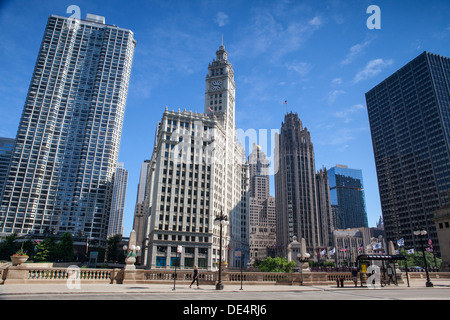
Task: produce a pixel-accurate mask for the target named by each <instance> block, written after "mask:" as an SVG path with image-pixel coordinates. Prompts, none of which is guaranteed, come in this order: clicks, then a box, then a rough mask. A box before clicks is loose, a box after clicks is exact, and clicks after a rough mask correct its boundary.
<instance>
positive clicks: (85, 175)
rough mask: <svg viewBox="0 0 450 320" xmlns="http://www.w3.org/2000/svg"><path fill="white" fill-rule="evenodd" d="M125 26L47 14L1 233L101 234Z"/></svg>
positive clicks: (130, 49) (130, 44)
mask: <svg viewBox="0 0 450 320" xmlns="http://www.w3.org/2000/svg"><path fill="white" fill-rule="evenodd" d="M135 45H136V42H135V40H134V39H133V33H132V32H131V31H130V30H127V29H122V28H119V27H117V26H113V25H107V24H105V19H104V17H100V16H95V15H90V14H88V15H87V17H86V20H80V19H72V18H66V17H60V16H55V15H51V16H50V17H49V18H48V22H47V26H46V28H45V32H44V37H43V39H42V43H41V47H40V50H39V54H38V57H37V61H36V65H35V68H34V72H33V75H32V78H31V83H30V87H29V89H28V94H27V97H26V101H25V106H24V108H23V112H22V117H21V119H20V124H19V128H18V131H17V136H16V145H15V148H14V150H13V153H12V158H11V166H10V171H9V175H8V177H7V182H6V186H5V189H4V192H3V197H2V198H1V202H0V232H2V233H6V234H7V233H13V232H15V233H18V234H28V233H43V234H48V233H54V234H57V233H64V232H71V233H72V234H74V235H85V236H88V237H90V238H91V240H93V242H94V243H95V242H96V241H98V244H99V245H102V244H103V243H104V240H106V234H107V229H108V223H109V212H110V203H111V194H112V188H113V176H114V172H115V169H116V164H117V159H118V153H119V143H120V138H121V133H122V123H123V116H124V110H125V103H126V98H127V91H128V83H129V79H130V73H131V64H132V58H133V53H134V48H135Z"/></svg>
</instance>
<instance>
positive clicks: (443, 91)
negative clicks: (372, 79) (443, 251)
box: [366, 52, 450, 254]
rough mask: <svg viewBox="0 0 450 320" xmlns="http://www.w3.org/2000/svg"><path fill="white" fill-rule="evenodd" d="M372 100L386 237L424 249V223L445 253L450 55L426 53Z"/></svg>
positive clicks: (378, 88) (381, 87) (373, 94)
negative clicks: (440, 214) (440, 219)
mask: <svg viewBox="0 0 450 320" xmlns="http://www.w3.org/2000/svg"><path fill="white" fill-rule="evenodd" d="M366 102H367V109H368V114H369V122H370V130H371V134H372V143H373V150H374V155H375V164H376V169H377V177H378V185H379V192H380V201H381V208H382V212H383V220H384V228H385V232H386V238H387V240H392V241H394V244H395V243H396V241H397V240H399V239H401V238H403V239H404V240H405V247H406V248H413V247H414V248H417V249H418V250H419V249H420V242H419V241H420V240H419V238H418V237H416V236H414V234H413V231H414V229H415V228H416V227H417V226H421V227H424V228H425V229H426V230H427V231H428V235H427V239H426V240H427V243H428V238H429V239H431V241H432V243H433V247H434V249H435V250H436V251H435V252H436V253H437V254H439V245H438V238H437V234H436V229H435V225H434V222H433V221H432V218H433V216H434V212H435V211H436V209H438V208H439V207H440V206H442V205H444V204H445V203H447V202H448V201H449V200H450V198H449V196H448V194H447V191H448V190H450V147H449V141H450V59H449V58H447V57H443V56H440V55H436V54H432V53H429V52H424V53H422V54H421V55H419V56H418V57H417V58H415V59H414V60H412V61H411V62H410V63H408V64H407V65H405V66H404V67H403V68H401V69H400V70H398V71H397V72H395V73H394V74H393V75H391V76H390V77H389V78H387V79H386V80H384V81H383V82H381V83H380V84H379V85H377V86H376V87H374V88H373V89H372V90H370V91H369V92H367V93H366ZM424 242H425V241H424ZM424 245H427V244H426V243H424Z"/></svg>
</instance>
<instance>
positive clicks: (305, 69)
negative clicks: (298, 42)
mask: <svg viewBox="0 0 450 320" xmlns="http://www.w3.org/2000/svg"><path fill="white" fill-rule="evenodd" d="M286 66H287V68H288V70H292V71H295V72H297V73H298V74H299V75H301V76H302V77H304V76H306V75H307V74H308V73H309V72H310V71H311V69H312V66H311V65H310V64H309V63H307V62H293V63H290V64H287V65H286Z"/></svg>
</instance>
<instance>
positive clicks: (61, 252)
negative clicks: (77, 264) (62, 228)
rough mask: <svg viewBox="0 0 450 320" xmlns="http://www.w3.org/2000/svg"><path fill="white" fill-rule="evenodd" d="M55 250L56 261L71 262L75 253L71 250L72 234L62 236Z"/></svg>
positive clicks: (67, 233)
mask: <svg viewBox="0 0 450 320" xmlns="http://www.w3.org/2000/svg"><path fill="white" fill-rule="evenodd" d="M55 249H56V250H55V258H56V260H62V261H73V257H74V255H75V252H74V249H73V237H72V234H71V233H70V232H66V233H64V234H62V235H61V237H60V238H59V242H58V244H57V245H56V247H55Z"/></svg>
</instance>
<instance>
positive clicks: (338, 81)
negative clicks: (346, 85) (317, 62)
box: [331, 78, 342, 87]
mask: <svg viewBox="0 0 450 320" xmlns="http://www.w3.org/2000/svg"><path fill="white" fill-rule="evenodd" d="M341 84H342V78H334V79H333V80H331V86H333V87H337V86H339V85H341Z"/></svg>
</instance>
